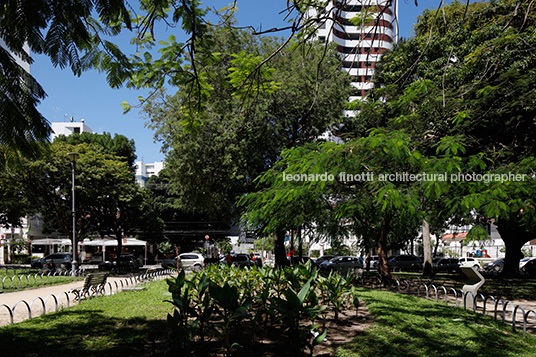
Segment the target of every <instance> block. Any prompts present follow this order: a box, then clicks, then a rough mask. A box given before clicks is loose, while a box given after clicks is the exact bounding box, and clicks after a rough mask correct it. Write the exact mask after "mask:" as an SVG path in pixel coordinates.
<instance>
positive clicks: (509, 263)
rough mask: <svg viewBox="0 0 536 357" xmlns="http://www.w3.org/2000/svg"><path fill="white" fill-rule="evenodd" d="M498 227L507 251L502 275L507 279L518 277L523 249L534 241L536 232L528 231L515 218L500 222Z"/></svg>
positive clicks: (497, 223)
mask: <svg viewBox="0 0 536 357" xmlns="http://www.w3.org/2000/svg"><path fill="white" fill-rule="evenodd" d="M496 225H497V231H498V232H499V234H500V235H501V238H502V240H503V242H504V247H505V249H506V253H505V256H504V267H503V270H502V275H503V276H507V277H511V276H516V275H518V274H519V260H520V259H521V258H523V253H521V248H522V247H523V245H524V244H525V243H527V242H528V241H530V240H531V239H534V237H535V236H536V234H535V232H529V231H527V230H526V229H525V228H524V227H523V226H522V224H521V223H520V220H518V219H515V218H511V219H501V220H498V221H497V222H496Z"/></svg>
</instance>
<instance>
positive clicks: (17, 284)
mask: <svg viewBox="0 0 536 357" xmlns="http://www.w3.org/2000/svg"><path fill="white" fill-rule="evenodd" d="M36 274H37V276H36ZM19 278H20V279H19ZM12 279H13V281H12ZM77 280H84V278H83V277H72V276H48V277H47V276H46V275H44V276H43V277H41V271H40V270H37V269H31V270H5V269H0V292H6V293H9V292H13V291H18V290H26V289H35V288H39V287H43V286H51V285H60V284H66V283H70V282H73V281H77Z"/></svg>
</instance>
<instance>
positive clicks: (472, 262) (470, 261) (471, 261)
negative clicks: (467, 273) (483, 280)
mask: <svg viewBox="0 0 536 357" xmlns="http://www.w3.org/2000/svg"><path fill="white" fill-rule="evenodd" d="M458 261H459V262H460V266H461V267H462V266H463V267H473V268H475V270H477V271H479V270H480V269H482V267H481V266H480V262H479V261H478V259H475V258H471V257H465V258H459V259H458Z"/></svg>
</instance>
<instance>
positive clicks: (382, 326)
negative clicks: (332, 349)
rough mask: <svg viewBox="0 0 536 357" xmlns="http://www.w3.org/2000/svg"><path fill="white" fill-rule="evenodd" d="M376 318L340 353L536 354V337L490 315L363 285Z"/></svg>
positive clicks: (366, 297) (341, 349)
mask: <svg viewBox="0 0 536 357" xmlns="http://www.w3.org/2000/svg"><path fill="white" fill-rule="evenodd" d="M360 297H361V298H362V299H363V300H365V301H366V303H367V307H368V308H369V310H370V312H371V313H372V315H373V316H374V321H375V323H374V324H373V326H372V327H371V328H369V329H367V330H365V331H364V332H363V333H361V334H359V335H358V336H357V337H356V339H355V340H354V342H353V343H352V345H351V346H347V347H345V348H340V349H339V353H338V355H339V356H501V357H502V356H534V354H535V351H536V338H535V337H533V336H530V335H527V337H526V338H523V335H522V333H521V332H520V331H518V332H513V331H512V329H511V326H509V325H503V324H501V323H498V322H496V321H494V320H493V319H492V318H490V317H487V316H481V315H477V314H474V313H472V312H466V311H464V310H463V309H461V308H456V307H453V306H445V305H444V304H441V303H436V302H433V301H430V300H425V299H422V298H417V297H413V296H409V295H402V294H395V293H390V292H383V291H375V290H367V289H362V290H360Z"/></svg>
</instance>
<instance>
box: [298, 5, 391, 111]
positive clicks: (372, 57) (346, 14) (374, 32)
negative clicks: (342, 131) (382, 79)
mask: <svg viewBox="0 0 536 357" xmlns="http://www.w3.org/2000/svg"><path fill="white" fill-rule="evenodd" d="M309 16H310V17H317V18H319V20H320V21H319V26H318V29H317V31H316V37H317V39H319V40H321V41H327V42H335V43H336V44H337V51H338V52H339V54H340V56H341V62H342V67H343V68H344V70H345V71H347V72H348V73H349V74H350V76H351V77H352V86H353V87H354V90H353V93H352V96H351V97H350V98H349V99H350V101H352V100H355V99H362V98H363V97H365V96H366V95H367V92H368V90H369V89H370V88H372V82H371V80H372V76H373V75H374V68H375V66H376V62H378V61H379V60H380V58H381V56H382V54H383V53H384V52H386V51H388V50H391V49H392V48H393V45H394V44H395V43H396V42H397V41H398V0H332V1H329V3H328V5H327V6H326V7H325V8H324V9H322V10H321V11H319V10H318V9H310V10H309ZM351 113H352V112H347V113H346V114H347V115H351Z"/></svg>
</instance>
